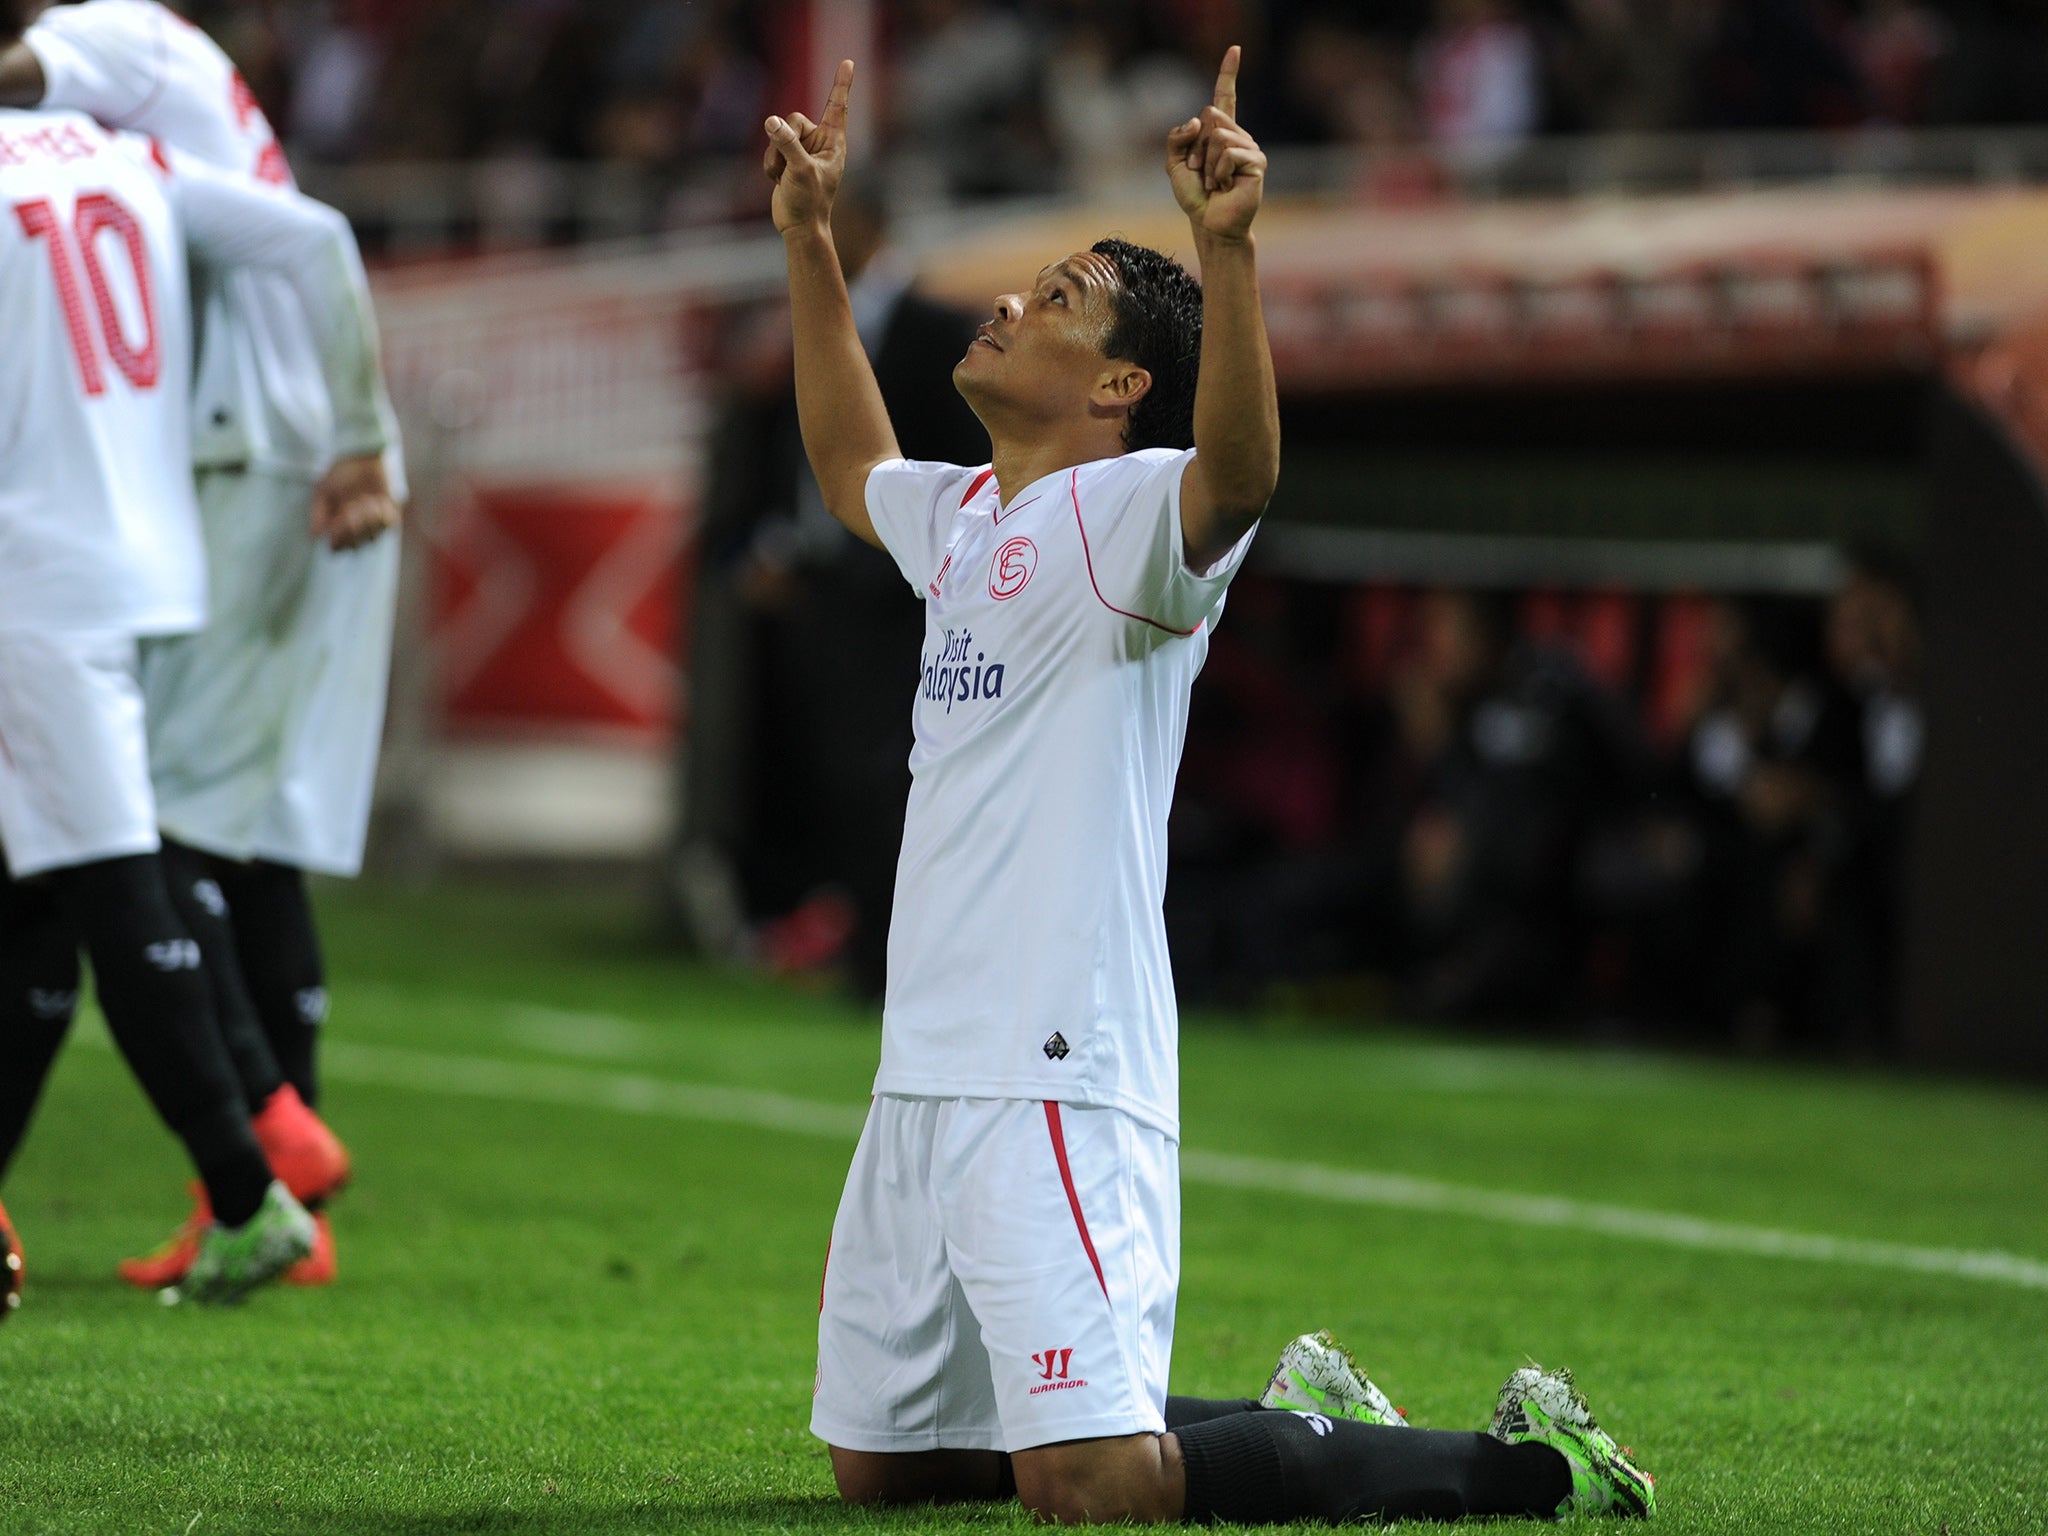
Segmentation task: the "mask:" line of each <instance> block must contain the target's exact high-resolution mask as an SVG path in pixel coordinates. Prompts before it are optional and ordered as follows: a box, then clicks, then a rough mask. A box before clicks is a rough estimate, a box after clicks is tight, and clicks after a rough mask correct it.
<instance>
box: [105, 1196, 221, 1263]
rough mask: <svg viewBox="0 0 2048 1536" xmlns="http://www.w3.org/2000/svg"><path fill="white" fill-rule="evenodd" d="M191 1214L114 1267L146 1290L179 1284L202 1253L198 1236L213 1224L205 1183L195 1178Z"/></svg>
mask: <svg viewBox="0 0 2048 1536" xmlns="http://www.w3.org/2000/svg"><path fill="white" fill-rule="evenodd" d="M191 1187H192V1214H191V1215H189V1216H187V1217H186V1218H185V1221H184V1225H182V1226H180V1227H179V1228H178V1230H177V1231H175V1232H173V1233H172V1234H171V1235H170V1236H169V1237H167V1238H165V1239H164V1240H163V1241H162V1242H161V1243H159V1244H158V1245H157V1246H156V1247H154V1248H152V1249H151V1250H150V1251H149V1252H148V1253H145V1254H144V1255H142V1257H141V1258H139V1259H123V1260H122V1261H121V1262H120V1263H119V1264H117V1265H115V1266H114V1267H115V1268H116V1269H117V1270H118V1271H119V1272H120V1275H121V1278H122V1279H123V1280H126V1281H127V1282H128V1283H129V1284H130V1285H132V1286H136V1287H138V1288H140V1289H142V1290H145V1291H160V1290H162V1289H163V1288H164V1287H165V1286H167V1285H176V1284H178V1282H179V1281H181V1280H183V1279H184V1278H185V1276H186V1275H187V1274H189V1273H190V1272H191V1269H192V1261H193V1260H194V1259H196V1258H198V1257H199V1239H200V1238H201V1237H202V1236H204V1235H205V1232H206V1229H207V1228H208V1227H210V1226H212V1225H213V1206H212V1205H211V1204H210V1203H209V1202H208V1201H207V1198H206V1186H205V1185H204V1184H201V1183H200V1182H199V1181H198V1180H197V1179H194V1180H193V1181H192V1186H191Z"/></svg>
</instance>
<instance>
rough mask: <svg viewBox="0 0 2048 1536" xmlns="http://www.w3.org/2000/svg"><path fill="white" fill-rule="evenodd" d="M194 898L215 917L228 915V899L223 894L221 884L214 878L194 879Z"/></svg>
mask: <svg viewBox="0 0 2048 1536" xmlns="http://www.w3.org/2000/svg"><path fill="white" fill-rule="evenodd" d="M192 899H193V900H194V901H196V902H198V903H199V905H200V906H202V907H204V908H206V910H207V911H208V912H210V913H212V914H213V915H214V916H215V917H226V916H227V915H228V899H227V897H225V896H223V895H222V894H221V889H220V885H219V883H218V882H217V881H213V880H194V881H193V882H192Z"/></svg>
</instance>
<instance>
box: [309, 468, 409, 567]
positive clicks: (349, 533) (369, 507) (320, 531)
mask: <svg viewBox="0 0 2048 1536" xmlns="http://www.w3.org/2000/svg"><path fill="white" fill-rule="evenodd" d="M397 526H398V502H397V501H396V500H395V499H394V498H393V497H392V495H391V482H390V480H389V479H388V478H387V477H386V475H385V473H384V458H383V456H382V455H381V454H375V453H366V454H361V455H359V456H357V457H354V458H347V459H336V460H335V461H334V467H333V468H332V469H330V470H328V471H327V473H326V475H325V476H324V477H322V479H321V481H320V483H319V484H318V485H316V486H315V487H313V519H312V530H313V537H314V538H316V539H322V540H325V541H326V543H327V545H328V547H329V548H331V549H336V550H349V549H360V548H362V547H363V545H365V544H369V543H372V542H374V541H375V540H376V539H378V538H381V537H382V536H383V535H384V534H386V533H389V532H390V531H391V530H392V529H393V528H395V527H397Z"/></svg>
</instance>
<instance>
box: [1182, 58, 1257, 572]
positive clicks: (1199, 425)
mask: <svg viewBox="0 0 2048 1536" xmlns="http://www.w3.org/2000/svg"><path fill="white" fill-rule="evenodd" d="M1239 57H1240V52H1239V50H1238V49H1237V48H1235V47H1233V48H1231V49H1230V51H1229V52H1227V53H1225V54H1224V56H1223V67H1222V69H1221V70H1220V71H1219V72H1218V74H1217V76H1216V96H1215V101H1214V103H1213V104H1212V105H1210V106H1207V107H1204V108H1203V109H1202V113H1201V115H1200V116H1199V117H1192V118H1189V119H1188V121H1187V122H1185V123H1183V124H1181V125H1180V127H1178V128H1176V129H1174V130H1173V131H1172V132H1171V133H1170V134H1168V135H1167V138H1166V172H1167V177H1168V179H1169V180H1171V181H1172V183H1173V195H1174V197H1175V198H1176V199H1178V201H1179V203H1180V206H1181V211H1182V212H1184V213H1185V214H1187V216H1188V222H1189V223H1190V224H1191V225H1192V226H1193V228H1194V234H1195V253H1196V256H1197V257H1198V259H1199V260H1200V262H1201V266H1202V366H1201V373H1200V376H1199V379H1198V381H1197V383H1196V385H1195V458H1194V461H1193V462H1192V463H1190V464H1189V465H1188V468H1187V472H1186V474H1185V476H1184V477H1183V478H1182V481H1181V498H1180V520H1181V534H1182V539H1183V542H1184V543H1185V545H1186V548H1187V561H1188V564H1189V565H1190V566H1191V567H1193V568H1194V569H1196V570H1200V569H1202V568H1203V567H1205V566H1207V565H1209V564H1211V563H1213V562H1214V561H1215V560H1216V559H1218V558H1219V557H1220V556H1222V555H1223V554H1224V553H1226V552H1227V551H1228V550H1229V549H1230V547H1231V546H1232V545H1233V544H1235V543H1236V542H1237V541H1238V540H1239V539H1241V538H1243V537H1244V535H1245V532H1246V531H1247V530H1248V529H1249V528H1250V527H1251V526H1252V524H1253V523H1255V522H1257V521H1258V519H1259V515H1260V514H1261V513H1262V512H1264V511H1265V510H1266V503H1267V502H1268V501H1270V500H1271V499H1272V496H1273V487H1274V485H1275V484H1276V483H1278V481H1279V478H1280V401H1279V395H1278V393H1277V391H1276V390H1275V389H1274V385H1273V354H1272V350H1271V349H1270V348H1269V347H1268V346H1267V344H1266V317H1265V314H1264V312H1263V311H1262V310H1261V309H1260V308H1259V274H1258V262H1257V256H1256V252H1255V250H1254V248H1253V242H1252V219H1253V216H1254V215H1256V214H1257V213H1258V211H1259V199H1260V196H1261V194H1262V193H1263V192H1264V190H1265V185H1266V155H1265V151H1263V150H1262V149H1260V148H1259V146H1258V143H1257V141H1256V140H1254V139H1253V138H1252V136H1251V135H1250V134H1248V133H1246V132H1245V131H1244V130H1243V129H1242V128H1240V127H1238V125H1237V65H1238V59H1239Z"/></svg>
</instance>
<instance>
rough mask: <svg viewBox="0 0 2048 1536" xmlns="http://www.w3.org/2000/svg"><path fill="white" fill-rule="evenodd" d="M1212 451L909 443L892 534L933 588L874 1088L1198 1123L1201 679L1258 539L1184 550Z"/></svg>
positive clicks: (892, 481) (889, 517)
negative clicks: (912, 449)
mask: <svg viewBox="0 0 2048 1536" xmlns="http://www.w3.org/2000/svg"><path fill="white" fill-rule="evenodd" d="M1192 458H1193V453H1192V451H1190V452H1186V453H1176V452H1172V451H1170V450H1167V449H1147V450H1144V451H1141V452H1137V453H1131V454H1126V455H1124V456H1123V457H1121V458H1115V459H1101V460H1097V461H1095V462H1094V463H1090V464H1082V465H1080V466H1078V467H1075V468H1070V469H1063V470H1061V471H1059V472H1058V473H1057V474H1053V475H1048V476H1047V477H1045V478H1044V479H1042V480H1038V481H1034V482H1033V483H1032V484H1030V485H1027V486H1024V487H1021V488H1019V489H1018V491H1017V493H1016V495H1015V497H1014V498H1013V499H1012V500H1011V502H1010V504H1009V505H1008V506H1007V507H1003V506H999V505H998V503H997V488H996V483H995V479H994V477H993V475H992V473H991V472H990V471H989V470H987V469H980V470H974V469H963V468H960V467H958V466H955V465H949V464H920V463H912V462H910V461H907V460H901V459H899V460H893V461H891V462H889V463H886V464H883V465H880V466H879V467H877V468H876V469H875V471H874V472H873V474H871V475H870V476H869V477H868V483H867V505H868V512H869V514H870V516H871V517H872V518H873V520H874V524H875V529H876V532H877V533H878V534H879V535H880V536H881V539H882V542H883V544H884V546H885V547H886V548H887V549H888V551H889V553H890V554H891V555H892V556H894V557H895V560H896V564H897V566H898V568H899V569H900V570H901V571H902V572H903V575H904V577H905V578H906V579H907V580H909V581H910V582H911V584H912V585H913V586H914V587H916V588H917V589H918V590H919V591H920V593H921V594H922V596H923V597H924V601H925V612H926V620H925V646H924V657H923V662H922V667H921V670H920V674H919V678H918V684H917V696H916V701H915V704H914V706H913V709H912V718H913V721H914V724H915V729H916V745H915V747H914V748H913V749H912V752H911V757H910V767H911V777H912V787H911V792H910V804H909V809H908V811H907V813H906V816H905V822H904V829H903V851H902V856H901V858H900V860H899V862H898V865H897V873H896V903H895V911H894V916H893V921H892V923H891V925H890V929H889V976H888V989H887V1000H886V1003H885V1006H884V1012H883V1025H882V1063H881V1071H880V1073H879V1075H878V1076H877V1077H876V1079H875V1091H876V1092H877V1093H888V1094H908V1095H939V1096H945V1097H954V1096H958V1097H963V1098H1028V1099H1052V1100H1058V1101H1062V1102H1070V1103H1080V1104H1098V1105H1106V1106H1109V1107H1112V1108H1118V1109H1122V1110H1124V1111H1126V1112H1127V1113H1129V1114H1131V1115H1134V1116H1136V1117H1137V1118H1139V1119H1140V1120H1143V1121H1144V1122H1146V1123H1147V1124H1150V1125H1153V1126H1156V1127H1158V1128H1160V1129H1161V1130H1164V1131H1165V1132H1166V1133H1167V1134H1169V1135H1174V1136H1177V1135H1178V1134H1179V1100H1180V1083H1179V1060H1178V1034H1179V1018H1178V1014H1177V1012H1176V1009H1175V1006H1174V996H1173V975H1172V970H1171V967H1170V965H1169V964H1168V960H1167V953H1166V927H1165V921H1164V919H1163V917H1162V915H1161V904H1162V902H1163V900H1164V897H1165V892H1166V817H1167V812H1168V810H1169V808H1170V807H1171V805H1172V801H1173V781H1174V776H1175V774H1176V773H1177V772H1178V770H1179V767H1180V754H1181V745H1182V742H1183V740H1184V738H1185V736H1186V732H1187V714H1188V692H1189V689H1190V688H1191V687H1192V685H1193V683H1194V680H1195V675H1196V673H1198V672H1199V671H1200V670H1201V667H1202V662H1203V660H1204V658H1205V657H1206V656H1207V654H1208V646H1209V627H1210V626H1211V625H1212V624H1214V623H1215V621H1216V619H1217V616H1218V615H1219V614H1220V613H1221V612H1222V608H1223V599H1224V592H1225V589H1226V588H1227V587H1228V586H1229V584H1230V579H1231V577H1232V576H1234V575H1235V574H1236V572H1237V569H1238V567H1239V565H1240V564H1241V563H1242V562H1243V560H1244V556H1245V552H1246V550H1248V549H1249V548H1250V546H1251V538H1252V536H1251V534H1249V533H1247V534H1246V535H1245V537H1244V539H1243V540H1242V541H1241V542H1240V543H1239V544H1238V545H1237V546H1236V547H1235V548H1233V549H1232V550H1231V551H1230V552H1229V554H1227V555H1226V556H1224V557H1223V559H1221V560H1220V561H1218V562H1217V563H1216V564H1215V565H1214V566H1213V567H1211V568H1210V569H1209V570H1207V571H1205V572H1202V573H1199V574H1198V573H1196V572H1194V571H1191V570H1189V569H1188V567H1187V563H1186V559H1185V551H1184V546H1183V544H1182V540H1181V523H1180V483H1181V475H1182V473H1183V471H1184V470H1186V468H1187V466H1188V463H1189V462H1190V460H1191V459H1192Z"/></svg>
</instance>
